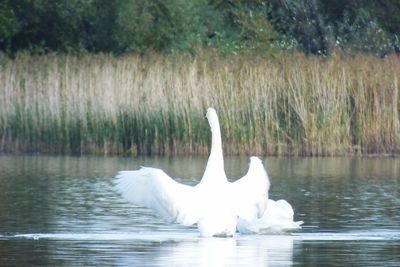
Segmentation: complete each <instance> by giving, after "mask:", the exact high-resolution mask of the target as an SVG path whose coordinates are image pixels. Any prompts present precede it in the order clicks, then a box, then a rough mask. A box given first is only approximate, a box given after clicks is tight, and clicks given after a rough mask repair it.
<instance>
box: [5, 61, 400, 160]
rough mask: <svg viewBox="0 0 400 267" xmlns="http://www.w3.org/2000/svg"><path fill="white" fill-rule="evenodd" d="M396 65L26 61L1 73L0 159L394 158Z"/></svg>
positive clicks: (399, 70) (399, 71) (399, 137)
mask: <svg viewBox="0 0 400 267" xmlns="http://www.w3.org/2000/svg"><path fill="white" fill-rule="evenodd" d="M399 81H400V60H399V59H398V57H397V56H396V55H390V56H387V57H385V58H384V59H381V58H377V57H376V56H371V55H354V56H352V57H348V56H346V57H343V56H341V55H340V54H338V55H336V54H333V55H332V56H331V57H330V59H329V60H327V59H325V58H322V57H315V56H313V57H310V56H305V55H304V54H301V53H293V54H283V55H280V56H279V57H269V58H260V57H255V56H254V57H250V56H248V55H246V56H236V57H221V56H217V55H210V54H208V53H207V54H204V55H199V56H198V57H196V58H193V57H191V56H187V55H169V56H161V55H148V56H145V57H143V56H138V55H131V56H125V57H120V58H116V57H113V56H109V55H96V56H90V55H87V56H81V57H76V56H55V55H47V56H28V55H23V54H19V55H17V57H16V58H15V59H4V60H3V61H2V64H0V88H1V90H2V91H1V92H2V93H1V94H0V151H3V152H4V151H9V152H38V151H39V152H47V153H78V154H80V153H105V154H114V153H128V154H148V153H153V154H176V153H185V154H187V153H191V154H195V153H196V154H201V153H207V151H208V147H209V142H210V130H209V127H208V124H207V121H206V120H205V119H204V114H205V110H206V108H207V107H208V106H213V107H215V108H216V109H217V111H218V113H219V115H220V120H221V123H222V131H223V136H224V140H223V142H224V149H225V151H226V152H227V153H229V154H247V153H249V154H250V153H251V154H259V155H266V154H268V155H345V154H369V153H389V154H392V153H398V152H399V151H400V125H399V124H400V122H399V112H400V109H399V107H400V103H399V99H400V98H399Z"/></svg>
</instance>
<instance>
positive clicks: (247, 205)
mask: <svg viewBox="0 0 400 267" xmlns="http://www.w3.org/2000/svg"><path fill="white" fill-rule="evenodd" d="M231 186H232V189H233V195H234V196H233V198H234V203H235V207H236V209H237V214H238V217H239V218H242V219H244V220H248V221H250V220H253V219H256V218H260V217H261V216H262V215H263V214H264V211H265V208H266V205H267V200H268V190H269V186H270V182H269V178H268V175H267V172H266V171H265V169H264V166H263V164H262V162H261V160H260V159H259V158H257V157H251V158H250V166H249V171H248V172H247V174H246V175H245V176H244V177H242V178H241V179H239V180H237V181H235V182H233V183H231Z"/></svg>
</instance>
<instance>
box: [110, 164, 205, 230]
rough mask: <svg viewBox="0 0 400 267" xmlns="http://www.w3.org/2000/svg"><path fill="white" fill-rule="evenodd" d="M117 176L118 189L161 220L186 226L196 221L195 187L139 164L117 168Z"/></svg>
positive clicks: (197, 216)
mask: <svg viewBox="0 0 400 267" xmlns="http://www.w3.org/2000/svg"><path fill="white" fill-rule="evenodd" d="M116 178H117V180H116V188H117V190H118V191H119V192H120V193H121V194H122V196H123V197H124V198H126V199H127V200H128V201H130V202H132V203H133V204H135V205H138V206H144V207H147V208H150V209H153V210H155V211H157V212H158V213H159V214H160V215H161V216H162V217H163V218H164V219H166V220H169V221H173V222H178V223H180V224H183V225H186V226H188V225H192V224H195V223H196V222H197V221H198V220H199V217H200V215H199V212H198V210H199V209H198V208H196V206H197V205H198V201H197V193H196V190H195V188H194V187H192V186H188V185H184V184H180V183H178V182H176V181H174V180H173V179H172V178H171V177H169V176H168V175H167V174H166V173H165V172H164V171H162V170H160V169H155V168H145V167H142V168H140V169H139V170H135V171H120V172H119V173H118V175H117V176H116Z"/></svg>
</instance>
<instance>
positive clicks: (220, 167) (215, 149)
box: [201, 108, 227, 183]
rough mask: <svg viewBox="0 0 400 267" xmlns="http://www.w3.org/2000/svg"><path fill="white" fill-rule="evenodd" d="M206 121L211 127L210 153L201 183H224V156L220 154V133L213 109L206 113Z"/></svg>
mask: <svg viewBox="0 0 400 267" xmlns="http://www.w3.org/2000/svg"><path fill="white" fill-rule="evenodd" d="M207 119H208V122H209V124H210V127H211V135H212V139H211V152H210V156H209V158H208V162H207V167H206V170H205V172H204V176H203V179H202V181H201V182H202V183H204V182H207V181H208V180H211V181H212V182H213V183H215V182H218V181H226V180H227V178H226V175H225V170H224V156H223V152H222V140H221V131H220V126H219V120H218V116H217V113H216V112H215V110H214V109H211V108H209V109H208V111H207Z"/></svg>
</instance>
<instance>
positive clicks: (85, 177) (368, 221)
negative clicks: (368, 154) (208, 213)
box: [0, 156, 400, 266]
mask: <svg viewBox="0 0 400 267" xmlns="http://www.w3.org/2000/svg"><path fill="white" fill-rule="evenodd" d="M205 162H206V158H203V157H192V158H191V157H188V158H151V157H147V158H136V159H132V158H101V157H80V158H77V157H40V156H37V157H35V156H30V157H25V156H24V157H12V156H1V157H0V266H60V265H66V266H76V265H81V266H99V265H117V266H143V265H146V266H163V265H164V266H165V265H168V266H187V265H190V266H235V265H236V266H292V265H306V266H309V265H316V266H319V265H321V264H326V263H330V264H331V265H337V266H343V265H344V266H349V265H351V266H376V265H381V263H382V262H384V263H385V266H398V265H400V256H399V253H398V251H400V229H399V225H400V209H399V208H398V207H399V206H400V170H399V168H400V159H396V158H364V159H351V158H305V159H304V158H294V159H285V158H268V159H267V160H266V161H265V164H266V167H267V169H268V172H269V174H270V177H271V183H272V187H271V191H270V197H271V198H273V199H279V198H285V199H287V200H288V201H289V202H290V203H291V204H292V205H293V207H294V209H295V219H296V220H303V221H305V225H304V228H303V229H302V230H301V231H299V232H297V233H294V234H292V235H289V236H253V235H249V236H246V235H237V236H236V237H234V238H199V237H198V233H197V229H196V228H195V227H190V228H187V227H182V226H179V225H175V224H168V223H165V222H164V221H162V220H161V219H160V218H159V217H157V216H156V215H154V214H153V212H152V211H150V210H147V209H144V208H139V207H134V206H132V205H130V204H129V203H126V202H125V201H124V200H123V199H122V198H121V197H120V196H119V195H117V194H116V193H115V191H114V188H113V179H112V177H113V176H114V175H115V173H116V172H117V171H118V170H121V169H133V168H137V167H139V166H140V165H147V166H155V167H160V168H163V169H164V170H166V172H167V173H169V174H170V175H171V176H174V177H181V178H179V180H180V181H182V182H185V183H188V184H194V183H196V182H197V181H198V180H197V178H198V177H200V176H201V174H202V172H203V169H204V165H205ZM247 164H248V162H247V159H246V158H228V159H227V160H226V164H225V165H226V170H227V173H228V176H230V177H233V178H234V177H240V176H242V175H243V174H244V173H245V172H246V168H247Z"/></svg>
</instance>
